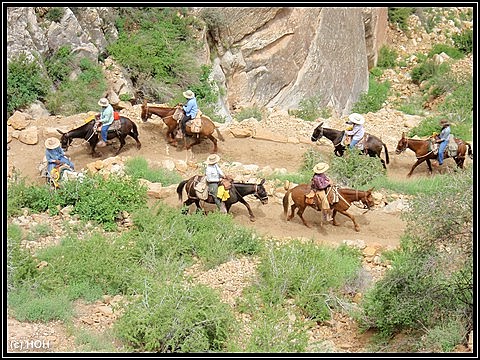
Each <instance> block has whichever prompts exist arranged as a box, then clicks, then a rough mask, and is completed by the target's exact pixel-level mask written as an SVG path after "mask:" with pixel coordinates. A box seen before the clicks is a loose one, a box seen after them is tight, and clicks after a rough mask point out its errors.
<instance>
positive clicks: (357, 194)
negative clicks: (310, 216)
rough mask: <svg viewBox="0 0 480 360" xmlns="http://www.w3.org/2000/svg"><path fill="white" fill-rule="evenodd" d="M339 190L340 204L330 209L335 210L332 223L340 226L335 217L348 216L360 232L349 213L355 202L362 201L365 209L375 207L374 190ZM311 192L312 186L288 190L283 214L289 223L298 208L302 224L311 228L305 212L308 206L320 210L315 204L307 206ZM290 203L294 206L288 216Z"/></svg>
mask: <svg viewBox="0 0 480 360" xmlns="http://www.w3.org/2000/svg"><path fill="white" fill-rule="evenodd" d="M334 188H335V187H333V188H331V189H332V190H331V191H334ZM337 190H338V198H339V200H338V202H335V203H333V204H332V205H330V209H333V214H332V218H333V219H332V223H333V225H335V226H338V225H339V224H338V223H337V222H336V221H335V215H336V214H337V212H339V213H341V214H343V215H345V216H347V217H349V218H350V220H352V222H353V225H354V227H355V231H360V227H359V226H358V224H357V222H356V221H355V217H354V216H353V215H351V214H349V213H347V210H348V208H349V207H350V206H351V205H352V202H353V201H361V202H362V203H363V204H364V208H366V209H370V207H371V206H373V205H374V201H373V196H372V191H373V188H371V189H369V190H367V191H362V190H355V189H349V188H337ZM309 192H310V184H299V185H297V186H295V187H294V188H292V189H289V190H287V192H286V193H285V195H284V197H283V213H284V215H285V217H286V219H287V221H290V220H291V219H292V218H293V216H294V215H295V209H297V208H298V211H297V215H298V216H299V217H300V219H302V222H303V224H304V225H305V226H307V227H311V226H310V225H309V224H307V222H306V221H305V219H304V218H303V212H304V211H305V209H306V208H307V206H310V207H311V208H313V209H315V210H319V209H318V208H317V205H316V204H315V203H313V204H307V203H306V202H305V200H306V197H305V195H307V194H308V193H309ZM328 198H329V200H330V199H331V198H333V193H332V192H330V193H329V196H328ZM290 201H293V204H292V205H291V213H290V215H288V216H287V213H288V206H289V204H290Z"/></svg>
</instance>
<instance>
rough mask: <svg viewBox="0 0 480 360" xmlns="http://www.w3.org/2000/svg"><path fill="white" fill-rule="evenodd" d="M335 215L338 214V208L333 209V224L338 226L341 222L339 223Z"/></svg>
mask: <svg viewBox="0 0 480 360" xmlns="http://www.w3.org/2000/svg"><path fill="white" fill-rule="evenodd" d="M335 215H337V209H333V213H332V224H333V225H335V226H338V225H339V224H338V223H337V221H336V220H335Z"/></svg>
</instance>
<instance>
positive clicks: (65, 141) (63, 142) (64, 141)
mask: <svg viewBox="0 0 480 360" xmlns="http://www.w3.org/2000/svg"><path fill="white" fill-rule="evenodd" d="M57 131H58V133H59V134H61V135H62V137H61V138H60V146H61V147H62V149H63V150H65V151H66V150H67V149H68V147H69V146H70V145H71V144H72V141H73V139H72V138H71V137H70V136H68V133H64V132H63V131H61V130H59V129H57Z"/></svg>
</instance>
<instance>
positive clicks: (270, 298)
mask: <svg viewBox="0 0 480 360" xmlns="http://www.w3.org/2000/svg"><path fill="white" fill-rule="evenodd" d="M360 259H361V257H360V254H359V253H358V252H355V251H353V250H352V249H346V247H345V246H341V247H339V248H335V249H334V248H329V247H326V246H317V245H315V244H311V243H309V244H302V243H301V242H299V241H298V240H297V241H293V242H291V243H289V244H286V245H285V246H281V247H276V246H273V245H272V246H270V247H268V249H267V254H266V256H264V257H263V258H262V260H261V262H260V264H259V265H258V272H259V276H260V279H259V280H258V283H257V284H254V285H252V287H253V289H256V290H257V291H258V292H259V294H260V296H261V298H262V299H263V303H264V304H265V305H266V306H272V305H275V304H282V303H285V301H286V300H287V299H288V298H293V299H295V303H296V305H298V306H299V307H300V308H302V309H303V311H304V312H305V316H307V317H308V318H310V319H312V320H316V321H324V320H327V319H329V318H330V309H329V306H328V302H329V300H330V299H329V297H330V296H331V295H329V293H330V292H335V291H339V289H340V288H341V287H342V286H343V285H344V283H345V282H347V280H349V279H351V278H353V277H355V275H356V273H357V272H358V270H359V268H360V266H361V262H360Z"/></svg>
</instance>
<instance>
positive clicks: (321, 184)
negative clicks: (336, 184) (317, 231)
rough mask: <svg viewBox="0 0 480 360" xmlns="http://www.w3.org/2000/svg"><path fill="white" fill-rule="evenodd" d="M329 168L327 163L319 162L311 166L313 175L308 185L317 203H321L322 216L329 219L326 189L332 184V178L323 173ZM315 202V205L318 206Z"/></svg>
mask: <svg viewBox="0 0 480 360" xmlns="http://www.w3.org/2000/svg"><path fill="white" fill-rule="evenodd" d="M329 168H330V166H329V165H328V164H327V163H324V162H319V163H318V164H316V165H315V166H314V167H313V172H314V175H313V177H312V181H311V184H310V187H311V188H312V190H313V191H314V192H315V195H316V197H317V199H318V203H319V204H320V205H321V206H320V207H321V209H322V212H323V216H324V218H325V219H326V220H331V219H330V216H329V215H330V203H329V202H328V197H327V189H328V187H330V186H332V184H333V183H332V180H331V179H330V178H329V177H328V176H327V175H326V174H325V172H326V171H327V170H328V169H329ZM318 203H317V206H318Z"/></svg>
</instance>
